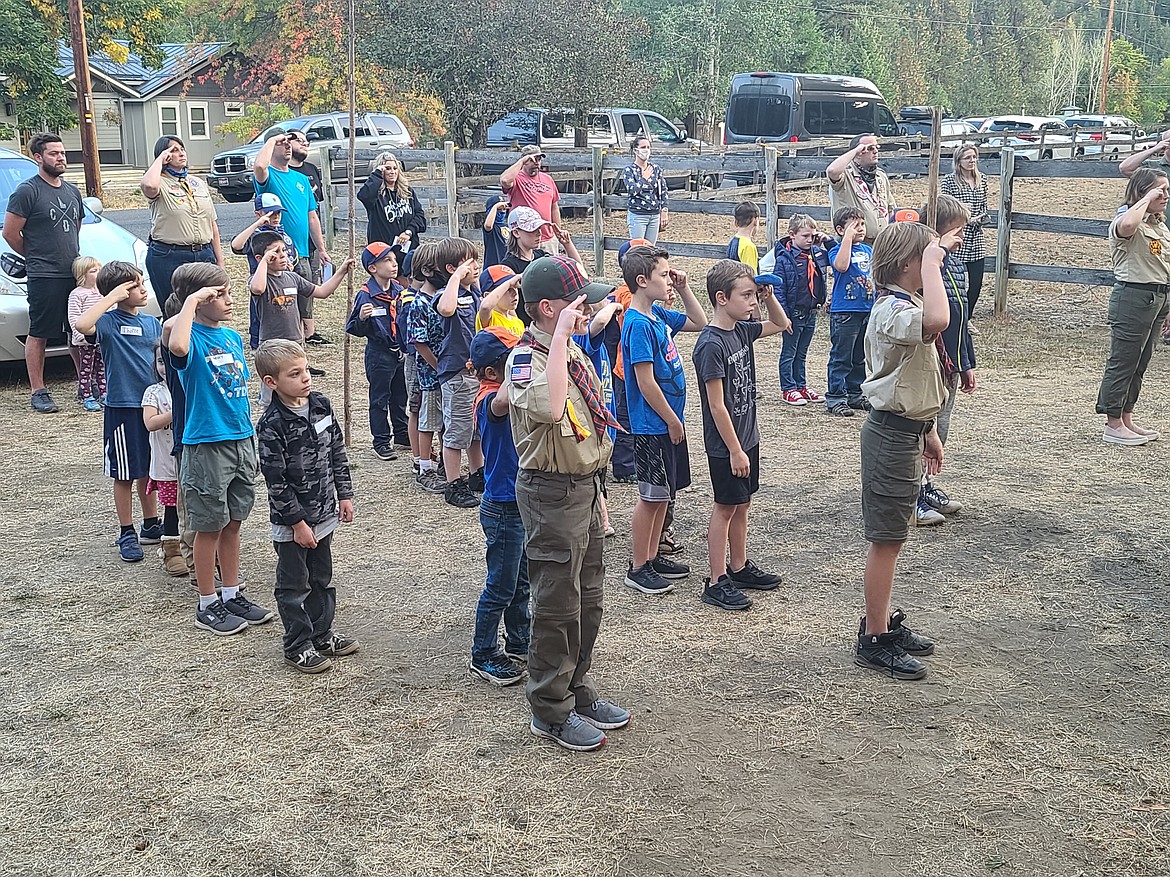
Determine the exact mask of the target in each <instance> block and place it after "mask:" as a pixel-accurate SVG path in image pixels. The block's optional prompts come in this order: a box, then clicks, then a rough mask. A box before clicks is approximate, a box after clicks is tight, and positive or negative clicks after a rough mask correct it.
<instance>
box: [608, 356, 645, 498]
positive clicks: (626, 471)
mask: <svg viewBox="0 0 1170 877" xmlns="http://www.w3.org/2000/svg"><path fill="white" fill-rule="evenodd" d="M613 400H614V407H616V408H617V422H618V423H620V424H621V425H622V429H623V430H625V431H624V432H619V433H618V434H617V435H616V436H615V437H614V440H613V456H612V457H611V458H610V464H611V465H612V466H613V477H614V478H629V477H630V476H632V475H637V474H638V473H637V471H636V470H635V469H634V436H633V435H632V434H631V433H630V408H629V405H628V404H627V402H626V382H625V380H623V379H622V378H619V377H618V376H617V375H614V376H613Z"/></svg>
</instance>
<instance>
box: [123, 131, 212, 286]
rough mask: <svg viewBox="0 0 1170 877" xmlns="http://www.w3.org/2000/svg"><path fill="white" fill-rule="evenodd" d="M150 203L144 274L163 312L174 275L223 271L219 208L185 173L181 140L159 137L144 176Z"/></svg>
mask: <svg viewBox="0 0 1170 877" xmlns="http://www.w3.org/2000/svg"><path fill="white" fill-rule="evenodd" d="M141 189H142V194H143V195H145V196H146V199H147V200H148V201H149V202H150V246H149V248H148V249H147V251H146V272H147V274H149V275H150V285H151V287H152V288H153V289H154V294H155V297H156V298H158V302H159V305H160V306H161V305H162V304H163V303H164V302H165V301H166V300H167V299H168V298H169V297H170V295H171V275H172V274H174V273H175V269H176V268H178V267H179V266H180V265H186V264H187V263H189V262H214V263H215V264H216V265H218V266H219V267H220V268H222V267H223V251H222V250H221V249H220V246H219V225H218V223H217V222H216V216H215V204H214V203H212V200H211V190H210V189H209V188H207V183H206V182H204V181H203V180H201V179H199V177H196V176H194V175H192V174H189V173H188V172H187V150H186V149H185V148H184V146H183V141H182V140H180V139H179V138H178V137H160V138H159V139H158V140H157V141H156V142H155V144H154V164H152V165H151V166H150V168H149V169H148V170H147V171H146V173H145V174H143V175H142V183H141Z"/></svg>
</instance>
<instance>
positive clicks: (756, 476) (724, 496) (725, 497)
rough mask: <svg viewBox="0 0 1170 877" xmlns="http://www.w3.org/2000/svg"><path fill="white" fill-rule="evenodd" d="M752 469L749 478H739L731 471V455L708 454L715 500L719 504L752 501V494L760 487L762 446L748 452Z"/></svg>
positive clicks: (708, 465) (738, 503) (708, 466)
mask: <svg viewBox="0 0 1170 877" xmlns="http://www.w3.org/2000/svg"><path fill="white" fill-rule="evenodd" d="M746 453H747V457H748V462H749V463H750V464H751V469H750V471H749V472H748V476H747V478H739V477H738V476H736V475H734V474H732V472H731V457H712V456H711V455H710V454H708V455H707V468H708V469H709V470H710V472H711V488H712V490H713V491H714V493H715V502H717V503H719V505H743V504H745V503H749V502H751V501H752V494H753V493H755V492H756V491H757V490H759V489H760V446H759V445H756V446H755V447H754V448H751V449H749V450H748V451H747V452H746Z"/></svg>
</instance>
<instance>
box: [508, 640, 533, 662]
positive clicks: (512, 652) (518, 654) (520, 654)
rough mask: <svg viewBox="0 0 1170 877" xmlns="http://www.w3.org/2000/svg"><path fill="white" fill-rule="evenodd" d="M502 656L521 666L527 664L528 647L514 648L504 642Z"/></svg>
mask: <svg viewBox="0 0 1170 877" xmlns="http://www.w3.org/2000/svg"><path fill="white" fill-rule="evenodd" d="M504 654H505V655H507V656H508V657H509V658H511V659H512V660H513V661H517V662H519V663H521V664H527V663H528V645H527V644H525V645H522V646H515V645H509V644H508V643H507V641H505V642H504Z"/></svg>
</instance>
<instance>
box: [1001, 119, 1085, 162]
mask: <svg viewBox="0 0 1170 877" xmlns="http://www.w3.org/2000/svg"><path fill="white" fill-rule="evenodd" d="M979 131H980V133H984V134H986V133H995V134H1002V135H1004V136H1002V137H993V138H991V139H990V140H988V141H987V142H986V143H985V144H984V145H985V146H988V147H990V148H992V149H1002V148H1003V147H1004V146H1010V147H1012V148H1013V149H1015V150H1016V158H1023V159H1028V160H1029V161H1037V160H1040V159H1049V158H1074V157H1075V158H1079V157H1080V156H1082V155H1084V154H1085V149H1084V147H1083V146H1081V145H1080V144H1079V143H1077V142H1076V138H1075V137H1074V136H1073V135H1074V132H1073V130H1072V129H1071V128H1070V127H1069V126H1068V125H1066V124H1065V123H1064V120H1063V119H1058V118H1056V116H992V117H991V118H989V119H985V120H984V122H983V125H982V126H981V127H980V129H979ZM1041 140H1043V141H1044V143H1043V149H1041V144H1040V141H1041Z"/></svg>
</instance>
